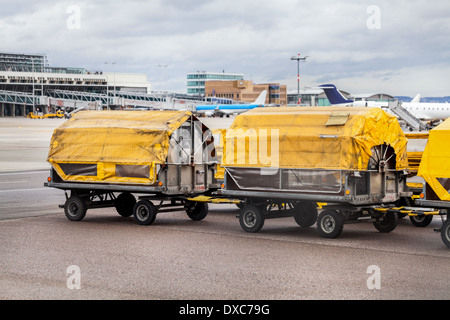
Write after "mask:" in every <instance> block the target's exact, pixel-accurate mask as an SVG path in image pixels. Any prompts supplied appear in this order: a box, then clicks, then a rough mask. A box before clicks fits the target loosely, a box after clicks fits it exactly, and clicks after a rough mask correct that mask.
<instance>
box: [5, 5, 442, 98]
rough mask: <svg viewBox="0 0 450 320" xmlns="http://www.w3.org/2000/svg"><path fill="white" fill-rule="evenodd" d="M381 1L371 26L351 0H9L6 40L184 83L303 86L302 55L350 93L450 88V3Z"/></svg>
mask: <svg viewBox="0 0 450 320" xmlns="http://www.w3.org/2000/svg"><path fill="white" fill-rule="evenodd" d="M377 2H378V4H375V5H376V6H377V7H378V8H379V16H378V18H379V20H378V21H379V23H380V25H379V28H377V29H369V28H368V27H367V23H368V19H369V18H371V17H372V16H371V14H372V13H370V12H369V13H368V10H367V9H368V6H369V4H368V3H361V2H358V1H350V0H341V1H339V2H335V1H331V0H322V1H293V0H279V1H270V2H261V1H255V0H241V1H235V0H231V1H230V0H227V1H226V0H214V1H201V0H191V1H181V0H164V1H163V0H160V1H157V0H152V1H144V0H134V1H126V2H123V1H111V0H109V1H107V0H97V1H85V0H83V1H50V0H42V1H39V2H34V1H28V0H16V1H9V0H6V1H2V11H1V13H0V38H1V39H2V48H3V50H4V51H12V52H26V53H31V52H41V53H47V54H48V56H49V60H50V63H51V64H52V65H58V66H80V67H86V68H90V69H107V68H109V69H111V67H112V66H111V65H109V66H107V65H105V64H104V62H105V61H115V62H116V64H115V65H114V68H115V70H114V71H116V72H137V73H146V74H148V77H149V79H150V81H153V82H160V83H161V85H162V86H164V87H165V89H170V90H177V91H185V90H186V73H187V72H192V71H195V70H208V71H222V70H225V71H227V72H239V73H244V74H245V75H246V78H251V79H252V80H253V81H255V82H282V83H285V84H287V85H288V88H296V85H297V84H296V64H295V62H294V61H291V60H290V57H291V56H293V55H295V54H297V53H301V54H302V55H308V56H309V58H308V61H307V62H306V63H304V64H302V65H301V74H302V79H303V81H302V84H304V85H311V86H312V85H318V84H321V82H330V81H334V82H336V83H340V84H343V85H345V86H346V87H345V88H343V90H346V91H351V92H357V91H358V90H362V91H364V92H376V91H379V90H381V89H384V88H386V89H389V90H384V91H388V92H390V93H392V94H399V95H400V94H401V95H404V94H405V95H414V94H415V92H416V91H417V89H418V88H419V87H421V86H423V87H426V88H427V90H428V92H429V94H430V95H449V94H450V93H449V92H448V89H447V87H446V86H445V80H444V79H443V75H442V71H441V70H447V69H448V66H449V63H448V61H449V58H450V43H449V42H448V41H447V37H448V34H449V31H450V19H449V18H448V17H449V16H450V3H449V2H445V1H433V2H430V1H421V0H412V1H406V0H399V1H387V0H379V1H377ZM70 6H77V7H79V9H80V17H79V18H80V19H79V21H80V26H79V28H75V29H70V28H68V26H67V22H68V19H70V18H71V17H72V15H73V12H68V11H67V9H68V8H69V7H70ZM159 64H163V65H166V64H167V65H168V67H167V68H164V70H161V68H159V67H158V65H159ZM423 76H426V77H427V78H426V79H423V78H420V77H423ZM393 79H396V80H398V81H400V80H401V81H404V82H406V83H407V85H406V84H405V83H403V82H402V83H399V82H397V81H392V80H393ZM435 79H440V80H444V83H437V81H436V80H435ZM326 80H328V81H326ZM430 83H432V85H430ZM422 94H423V95H426V94H427V92H425V91H422Z"/></svg>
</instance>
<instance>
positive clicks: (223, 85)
mask: <svg viewBox="0 0 450 320" xmlns="http://www.w3.org/2000/svg"><path fill="white" fill-rule="evenodd" d="M263 90H267V96H266V104H274V105H285V104H287V94H286V86H285V85H280V84H279V83H263V84H254V83H253V81H250V80H233V81H207V82H206V83H205V97H217V98H227V99H233V100H239V101H245V102H253V101H255V100H256V98H258V96H259V95H260V94H261V92H262V91H263Z"/></svg>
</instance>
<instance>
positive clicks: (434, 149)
mask: <svg viewBox="0 0 450 320" xmlns="http://www.w3.org/2000/svg"><path fill="white" fill-rule="evenodd" d="M417 175H418V176H420V177H422V178H424V179H425V181H426V182H427V183H428V184H429V185H430V187H431V188H432V189H433V190H434V192H435V193H436V195H437V196H438V197H439V199H441V200H445V201H450V194H449V193H448V191H447V189H448V186H446V187H444V186H445V185H446V182H447V179H450V119H447V120H446V121H444V122H443V123H441V124H440V125H438V126H437V127H436V128H434V129H432V130H430V133H429V137H428V142H427V145H426V147H425V151H424V152H423V156H422V161H421V162H420V166H419V171H418V173H417Z"/></svg>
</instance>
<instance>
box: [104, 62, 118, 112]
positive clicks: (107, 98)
mask: <svg viewBox="0 0 450 320" xmlns="http://www.w3.org/2000/svg"><path fill="white" fill-rule="evenodd" d="M110 63H111V65H115V64H116V62H115V61H113V62H109V61H105V64H110ZM113 76H114V80H113V81H114V83H113V85H114V86H113V90H114V92H113V99H112V104H113V105H114V103H115V101H114V100H115V99H116V71H115V70H114V73H113ZM108 78H109V77H107V78H106V79H108ZM108 87H109V84H108V80H106V109H109V89H108Z"/></svg>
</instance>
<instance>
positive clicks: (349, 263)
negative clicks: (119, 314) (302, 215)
mask: <svg viewBox="0 0 450 320" xmlns="http://www.w3.org/2000/svg"><path fill="white" fill-rule="evenodd" d="M231 120H232V119H229V118H223V119H206V121H205V123H207V125H209V126H210V127H211V128H214V127H215V126H217V127H220V126H223V125H227V124H228V123H231V122H230V121H231ZM62 122H63V120H57V119H42V120H31V119H24V118H0V136H1V137H2V139H1V141H0V171H1V173H0V299H58V300H60V299H64V300H73V299H96V300H97V299H102V300H103V299H133V300H134V299H149V300H157V299H167V300H205V299H206V300H209V299H219V300H236V299H238V300H249V299H250V300H303V299H307V300H309V299H396V300H422V299H445V300H447V299H449V298H450V275H449V272H448V271H449V265H450V251H449V250H448V248H447V247H446V246H445V245H444V244H443V243H442V241H441V239H440V234H439V233H436V232H433V228H438V227H439V226H440V225H441V221H440V217H435V218H434V220H433V222H432V223H431V225H430V226H428V227H426V228H417V227H415V226H413V225H412V224H411V222H410V221H409V220H408V219H407V218H406V219H402V220H400V221H399V225H398V227H397V228H396V229H395V230H394V231H393V232H391V233H388V234H382V233H379V232H378V231H376V229H375V228H374V226H373V225H372V224H371V223H368V222H365V223H358V224H350V225H345V226H344V231H343V233H342V234H341V235H340V236H339V237H338V238H337V239H324V238H320V237H319V236H318V233H317V230H316V226H315V225H314V226H313V227H310V228H300V227H298V226H297V225H296V223H295V221H294V220H293V219H292V218H284V219H273V220H267V221H266V223H265V225H264V228H263V229H262V230H261V231H260V232H259V233H256V234H249V233H246V232H244V231H243V230H242V229H241V227H240V225H239V221H238V219H237V218H236V215H237V214H238V213H239V210H238V209H237V208H236V207H235V206H234V205H216V204H214V205H210V211H209V214H208V216H207V217H206V218H205V219H204V220H203V221H197V222H195V221H191V220H190V219H189V218H188V217H187V215H186V213H185V212H181V211H180V212H173V213H161V214H159V215H158V216H157V217H156V220H155V222H154V224H152V225H151V226H147V227H143V226H139V225H137V224H136V223H135V222H134V220H133V218H132V217H131V218H123V217H121V216H119V215H118V214H117V213H116V212H115V209H114V208H106V209H92V210H88V213H87V215H86V217H85V218H84V219H83V220H82V221H80V222H71V221H69V220H68V219H67V218H66V217H65V216H64V213H63V210H62V209H60V208H59V207H58V205H59V204H63V203H64V201H65V196H64V192H63V191H61V190H56V189H51V188H45V187H44V186H43V183H44V182H45V180H46V177H47V175H48V169H49V166H48V164H47V163H45V158H46V154H47V151H48V145H49V142H50V137H51V132H52V130H53V129H54V128H55V127H57V126H58V125H59V124H61V123H62ZM3 137H6V138H5V139H3Z"/></svg>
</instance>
